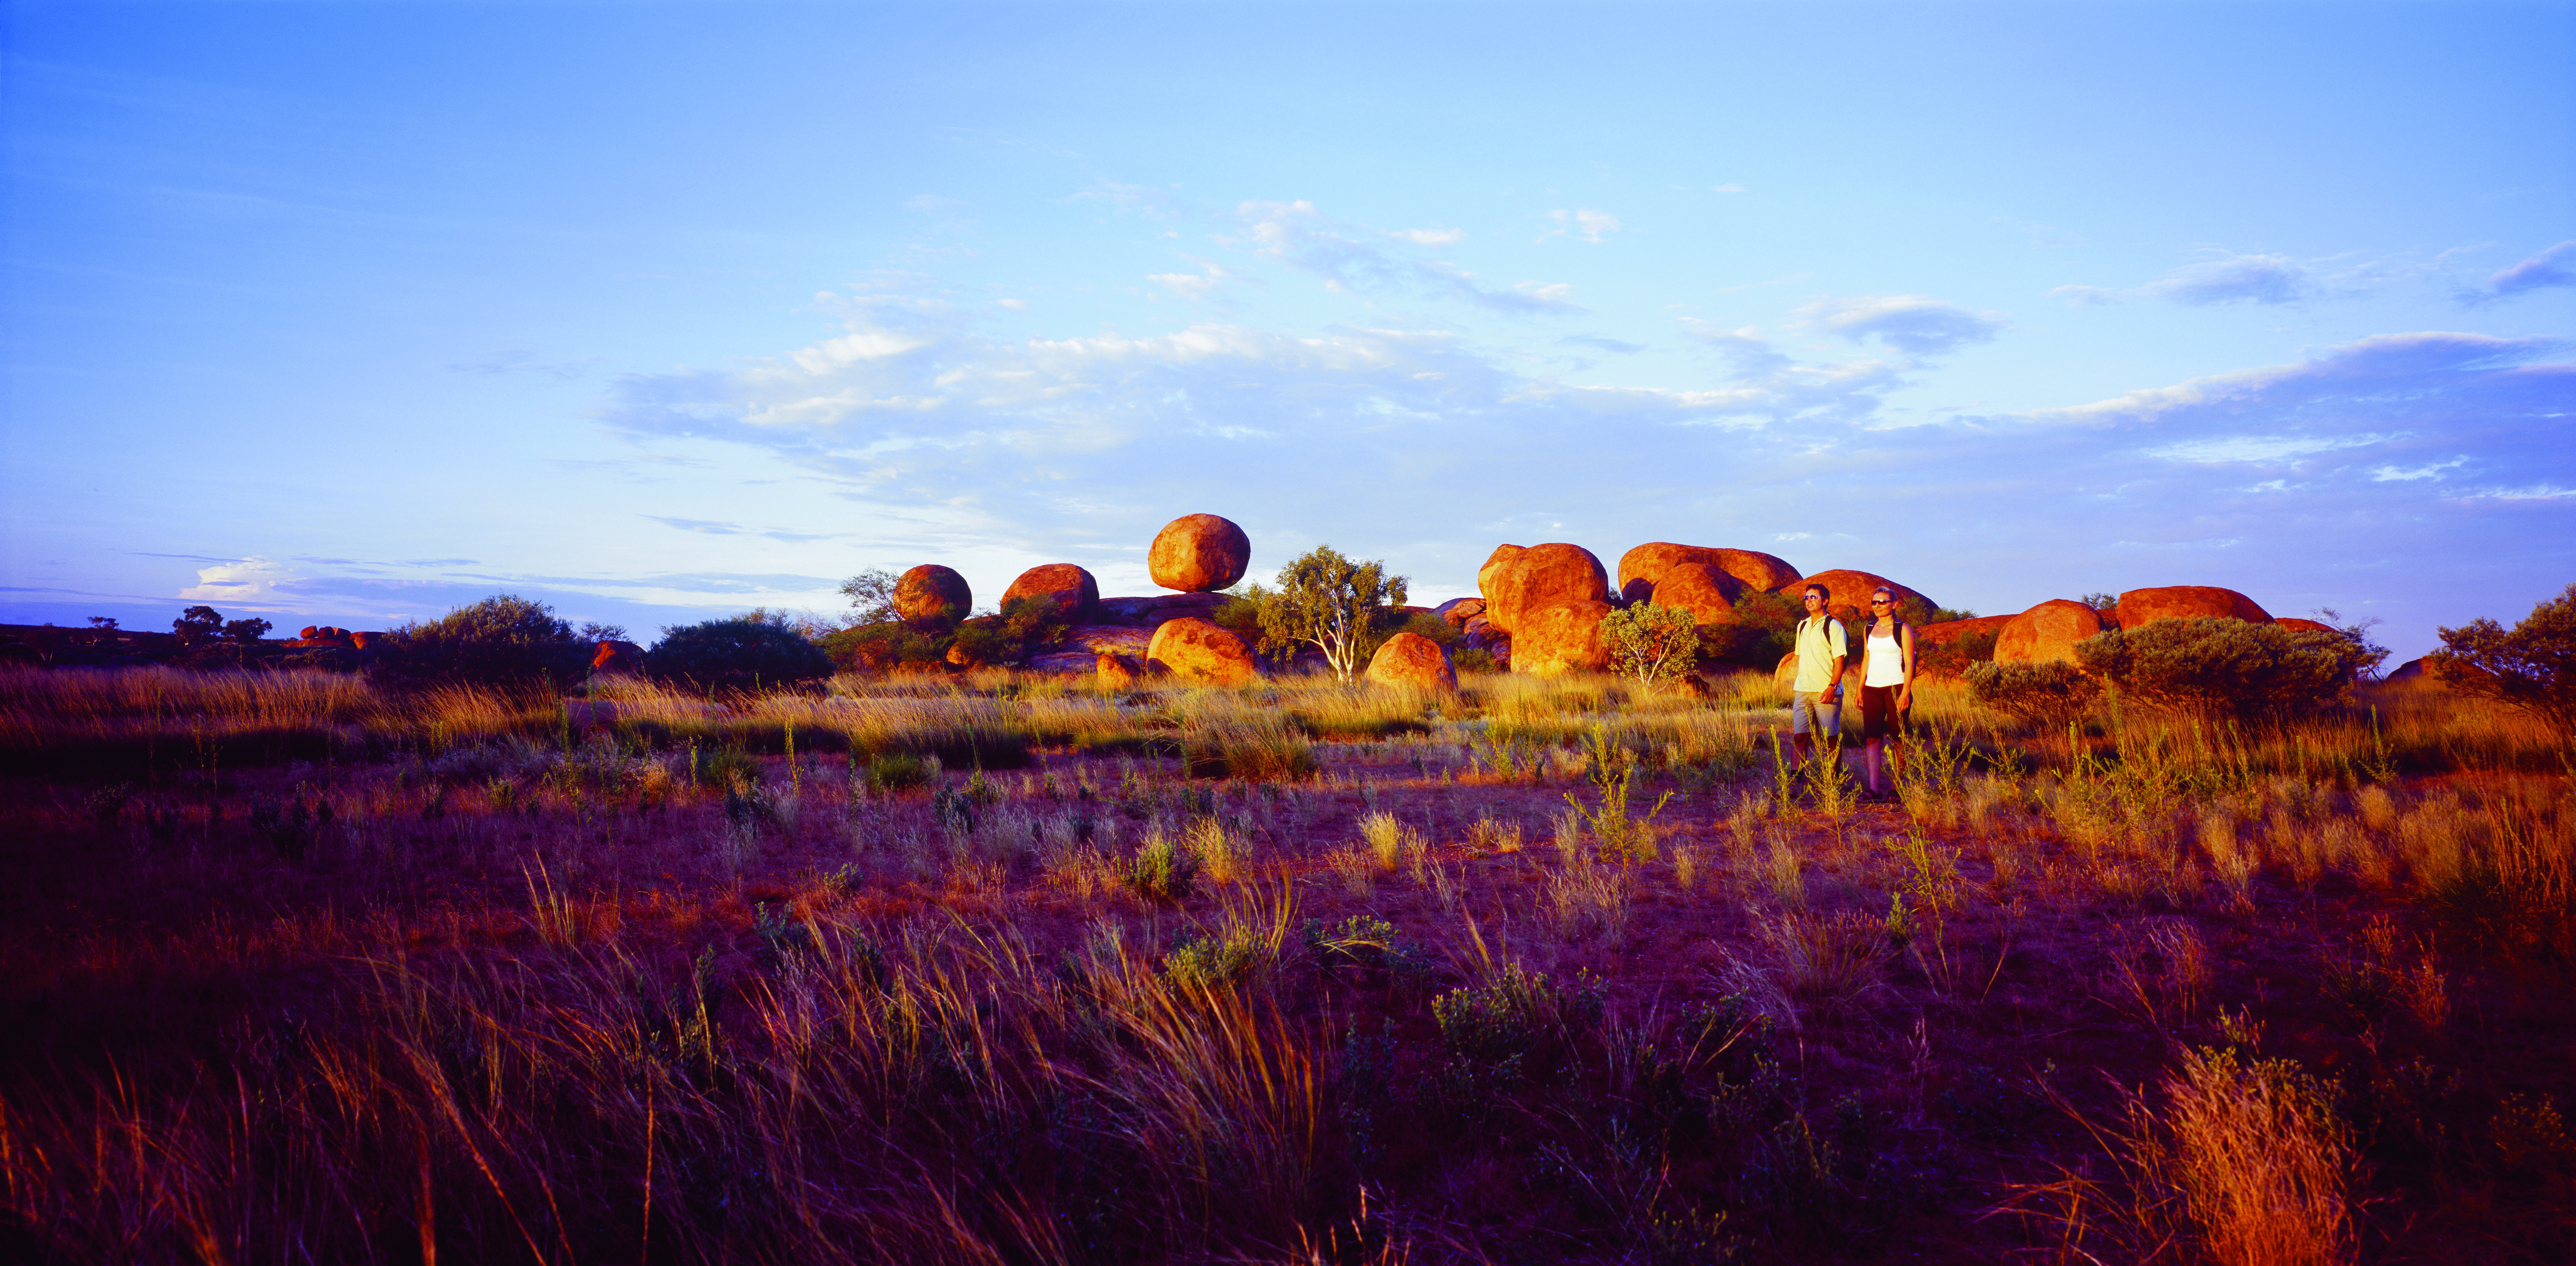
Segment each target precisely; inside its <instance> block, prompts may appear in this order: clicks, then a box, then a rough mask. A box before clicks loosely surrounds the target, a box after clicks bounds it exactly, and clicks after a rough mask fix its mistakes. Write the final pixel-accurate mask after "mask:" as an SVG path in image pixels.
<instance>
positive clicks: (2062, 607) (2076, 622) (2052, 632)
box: [1914, 598, 2102, 664]
mask: <svg viewBox="0 0 2576 1266" xmlns="http://www.w3.org/2000/svg"><path fill="white" fill-rule="evenodd" d="M2101 631H2102V613H2101V612H2099V611H2096V610H2094V609H2093V608H2091V607H2088V606H2086V605H2084V604H2083V603H2081V602H2070V601H2068V600H2066V599H2064V598H2051V599H2049V600H2048V601H2046V602H2043V603H2041V604H2039V605H2038V606H2035V607H2032V608H2031V609H2030V610H2028V611H2024V612H2022V613H2021V614H2020V615H2017V616H2014V617H2013V618H2012V619H2010V620H2008V621H2006V622H2005V624H2004V627H2003V631H2001V632H1999V633H1997V634H1995V662H1996V663H1998V664H2046V663H2053V662H2064V663H2070V664H2071V663H2073V662H2075V644H2076V643H2077V642H2081V641H2083V640H2084V639H2086V638H2088V637H2091V636H2093V635H2094V634H2096V633H2099V632H2101ZM1914 653H1915V654H1916V655H1918V656H1919V655H1921V654H1922V653H1923V642H1922V638H1921V636H1920V635H1919V634H1918V635H1917V636H1916V639H1915V643H1914Z"/></svg>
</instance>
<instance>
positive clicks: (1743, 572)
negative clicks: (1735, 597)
mask: <svg viewBox="0 0 2576 1266" xmlns="http://www.w3.org/2000/svg"><path fill="white" fill-rule="evenodd" d="M1683 563H1705V564H1707V565H1709V566H1711V567H1715V568H1717V569H1718V570H1719V571H1722V572H1725V573H1726V574H1727V575H1729V576H1733V577H1734V578H1736V579H1737V580H1739V581H1742V582H1743V583H1744V587H1745V588H1747V589H1755V590H1760V591H1762V592H1764V593H1768V592H1770V591H1772V590H1774V589H1782V588H1786V587H1787V586H1789V585H1791V584H1793V583H1795V582H1796V581H1797V580H1798V569H1797V568H1795V567H1792V566H1790V565H1789V562H1788V560H1787V559H1784V558H1781V557H1779V556H1778V555H1776V554H1765V553H1763V552H1762V551H1760V550H1751V549H1725V548H1722V547H1719V546H1714V545H1675V544H1673V543H1672V542H1670V541H1649V542H1647V543H1646V544H1644V545H1640V546H1638V547H1637V548H1635V549H1632V550H1629V551H1628V552H1627V553H1625V554H1621V555H1620V556H1619V592H1621V593H1626V592H1628V585H1629V582H1631V581H1634V580H1640V579H1642V580H1644V581H1645V582H1646V587H1647V588H1648V589H1649V590H1651V589H1653V588H1654V587H1655V586H1656V585H1658V584H1661V583H1663V579H1664V573H1665V572H1667V571H1670V570H1672V569H1673V568H1674V567H1676V566H1679V565H1680V564H1683Z"/></svg>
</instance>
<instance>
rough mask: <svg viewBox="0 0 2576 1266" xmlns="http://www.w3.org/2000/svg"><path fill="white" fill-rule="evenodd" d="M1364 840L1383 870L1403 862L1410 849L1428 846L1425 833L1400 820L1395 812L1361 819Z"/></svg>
mask: <svg viewBox="0 0 2576 1266" xmlns="http://www.w3.org/2000/svg"><path fill="white" fill-rule="evenodd" d="M1360 840H1361V842H1362V843H1363V844H1364V845H1365V846H1366V847H1367V849H1368V855H1369V857H1370V859H1371V860H1372V861H1374V862H1375V863H1376V864H1377V868H1378V871H1379V872H1380V873H1389V872H1392V871H1394V870H1395V869H1396V868H1397V867H1398V866H1400V865H1402V864H1403V861H1404V856H1405V854H1406V853H1408V852H1419V851H1421V850H1422V848H1423V847H1424V844H1423V840H1422V836H1421V835H1420V834H1419V833H1417V832H1415V831H1414V830H1413V829H1412V828H1411V827H1408V826H1406V825H1404V824H1403V823H1402V822H1399V821H1397V820H1396V817H1395V815H1394V814H1392V813H1371V814H1368V815H1366V816H1364V817H1362V818H1361V819H1360Z"/></svg>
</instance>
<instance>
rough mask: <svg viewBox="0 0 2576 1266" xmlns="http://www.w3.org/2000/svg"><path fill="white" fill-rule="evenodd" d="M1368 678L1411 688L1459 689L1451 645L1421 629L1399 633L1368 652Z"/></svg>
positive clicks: (1379, 682)
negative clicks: (1423, 634) (1443, 644)
mask: <svg viewBox="0 0 2576 1266" xmlns="http://www.w3.org/2000/svg"><path fill="white" fill-rule="evenodd" d="M1366 675H1367V677H1368V682H1369V684H1370V685H1373V686H1396V687H1401V688H1403V689H1408V690H1456V689H1457V688H1458V670H1457V668H1456V667H1454V666H1453V665H1451V664H1450V662H1449V649H1448V648H1447V647H1445V646H1442V645H1441V644H1439V643H1438V642H1435V641H1432V640H1431V639H1430V638H1427V637H1424V636H1422V635H1421V634H1419V633H1398V634H1396V635H1395V636H1393V637H1390V638H1388V639H1386V641H1385V642H1384V643H1382V644H1381V645H1379V647H1378V648H1377V654H1375V655H1371V656H1369V662H1368V672H1367V674H1366Z"/></svg>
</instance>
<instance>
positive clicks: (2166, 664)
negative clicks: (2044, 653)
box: [2075, 616, 2375, 719]
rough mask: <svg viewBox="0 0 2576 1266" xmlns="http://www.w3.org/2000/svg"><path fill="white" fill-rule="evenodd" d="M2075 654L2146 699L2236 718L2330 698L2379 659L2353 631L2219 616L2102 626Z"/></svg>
mask: <svg viewBox="0 0 2576 1266" xmlns="http://www.w3.org/2000/svg"><path fill="white" fill-rule="evenodd" d="M2075 658H2076V662H2077V663H2079V664H2081V665H2083V667H2084V669H2085V671H2087V672H2090V673H2092V674H2094V675H2095V676H2098V677H2100V678H2102V679H2103V680H2104V681H2106V682H2108V683H2109V684H2110V685H2111V687H2112V688H2113V689H2115V690H2118V691H2119V692H2120V693H2121V694H2123V695H2125V696H2128V697H2130V698H2134V699H2136V700H2138V701H2140V702H2142V703H2146V704H2150V705H2152V706H2156V707H2162V708H2171V709H2174V710H2176V711H2181V712H2190V713H2195V714H2198V715H2202V716H2209V717H2221V716H2224V717H2235V718H2238V719H2254V718H2261V717H2280V716H2283V715H2286V714H2288V713H2291V712H2293V711H2296V710H2299V709H2306V708H2315V707H2320V706H2323V705H2325V704H2329V703H2333V702H2335V701H2337V700H2339V699H2342V698H2344V697H2345V696H2346V695H2347V694H2348V693H2350V691H2351V690H2352V684H2353V682H2354V681H2355V680H2357V679H2358V678H2359V677H2360V676H2361V674H2362V673H2363V672H2364V671H2367V670H2368V668H2369V667H2370V665H2371V664H2372V663H2373V662H2375V657H2374V656H2373V654H2372V651H2371V648H2370V647H2368V646H2366V645H2364V644H2363V643H2362V641H2361V639H2359V638H2357V637H2355V636H2353V635H2352V634H2350V633H2345V632H2321V631H2318V630H2314V629H2292V628H2288V627H2286V626H2283V625H2279V624H2249V623H2247V622H2245V621H2243V620H2231V619H2226V618H2224V617H2219V616H2199V617H2196V618H2193V619H2188V620H2157V621H2155V622H2153V623H2151V624H2147V625H2145V626H2143V627H2140V628H2135V629H2114V630H2112V631H2110V632H2108V633H2099V634H2096V635H2094V636H2092V637H2088V638H2086V639H2084V640H2083V641H2081V642H2077V643H2076V644H2075Z"/></svg>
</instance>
